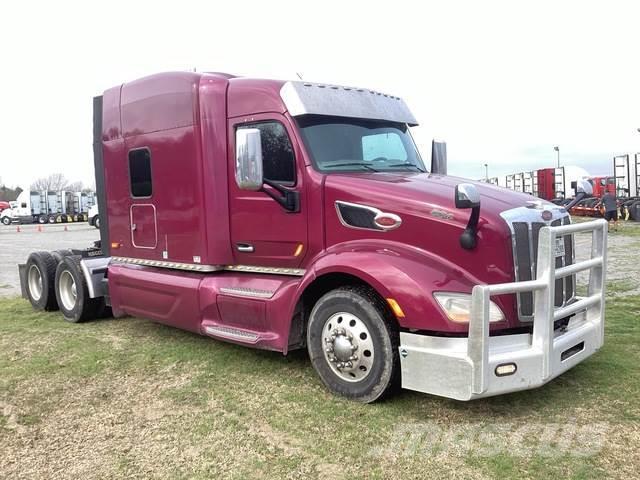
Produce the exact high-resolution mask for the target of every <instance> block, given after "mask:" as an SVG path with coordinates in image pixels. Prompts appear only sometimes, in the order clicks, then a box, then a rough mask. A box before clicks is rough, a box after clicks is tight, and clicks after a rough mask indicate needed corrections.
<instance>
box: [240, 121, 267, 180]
mask: <svg viewBox="0 0 640 480" xmlns="http://www.w3.org/2000/svg"><path fill="white" fill-rule="evenodd" d="M236 183H237V184H238V187H239V188H240V189H241V190H251V191H254V192H256V191H258V190H260V189H261V188H262V184H263V183H264V179H263V177H262V143H261V138H260V130H259V129H257V128H239V129H238V130H236Z"/></svg>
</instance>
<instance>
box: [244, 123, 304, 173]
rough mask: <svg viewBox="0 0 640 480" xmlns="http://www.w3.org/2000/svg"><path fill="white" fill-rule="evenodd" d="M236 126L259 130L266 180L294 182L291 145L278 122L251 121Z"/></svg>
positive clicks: (293, 160) (293, 158)
mask: <svg viewBox="0 0 640 480" xmlns="http://www.w3.org/2000/svg"><path fill="white" fill-rule="evenodd" d="M238 128H257V129H259V130H260V139H261V144H262V169H263V175H264V178H265V179H266V180H271V181H272V182H277V183H281V184H284V185H289V186H290V185H294V184H295V183H296V162H295V157H294V155H293V147H292V146H291V141H290V140H289V136H288V135H287V131H286V130H285V128H284V126H283V125H282V124H281V123H280V122H275V121H272V122H261V123H253V124H251V125H242V126H240V127H238Z"/></svg>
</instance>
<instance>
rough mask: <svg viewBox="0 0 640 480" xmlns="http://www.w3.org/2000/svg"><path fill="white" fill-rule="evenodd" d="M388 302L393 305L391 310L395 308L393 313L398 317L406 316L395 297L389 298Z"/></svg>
mask: <svg viewBox="0 0 640 480" xmlns="http://www.w3.org/2000/svg"><path fill="white" fill-rule="evenodd" d="M387 303H388V304H389V306H390V307H391V310H393V313H394V314H395V316H396V317H398V318H404V312H403V311H402V309H401V308H400V305H398V302H396V301H395V300H394V299H393V298H387Z"/></svg>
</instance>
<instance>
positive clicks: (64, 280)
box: [58, 270, 78, 310]
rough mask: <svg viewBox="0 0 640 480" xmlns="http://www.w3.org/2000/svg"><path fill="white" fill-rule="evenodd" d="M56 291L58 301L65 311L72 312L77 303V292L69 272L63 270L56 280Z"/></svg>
mask: <svg viewBox="0 0 640 480" xmlns="http://www.w3.org/2000/svg"><path fill="white" fill-rule="evenodd" d="M58 289H59V292H60V301H61V302H62V305H63V306H64V308H65V309H66V310H73V307H75V306H76V302H77V301H78V292H77V290H76V282H75V280H74V279H73V275H71V272H69V270H64V271H63V272H62V273H61V274H60V278H59V279H58Z"/></svg>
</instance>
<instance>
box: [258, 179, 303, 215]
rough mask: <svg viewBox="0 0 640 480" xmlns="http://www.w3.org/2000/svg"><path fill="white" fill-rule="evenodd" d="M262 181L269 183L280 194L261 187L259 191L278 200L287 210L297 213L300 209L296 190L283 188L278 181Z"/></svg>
mask: <svg viewBox="0 0 640 480" xmlns="http://www.w3.org/2000/svg"><path fill="white" fill-rule="evenodd" d="M263 182H264V184H265V185H269V186H270V187H271V188H273V189H274V190H276V191H278V192H279V193H280V194H281V196H278V195H276V194H275V193H273V192H272V191H271V190H267V189H266V188H261V191H262V192H264V193H266V194H267V195H269V196H270V197H271V198H273V199H274V200H275V201H276V202H278V203H279V204H280V206H281V207H282V208H284V209H285V210H286V211H287V212H290V213H298V212H299V211H300V195H299V194H298V192H297V191H295V190H289V189H288V188H284V187H283V186H282V185H280V184H279V183H276V182H272V181H271V180H267V179H264V180H263Z"/></svg>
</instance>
